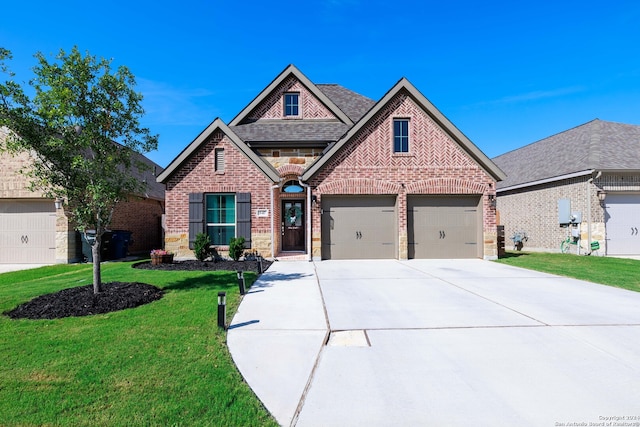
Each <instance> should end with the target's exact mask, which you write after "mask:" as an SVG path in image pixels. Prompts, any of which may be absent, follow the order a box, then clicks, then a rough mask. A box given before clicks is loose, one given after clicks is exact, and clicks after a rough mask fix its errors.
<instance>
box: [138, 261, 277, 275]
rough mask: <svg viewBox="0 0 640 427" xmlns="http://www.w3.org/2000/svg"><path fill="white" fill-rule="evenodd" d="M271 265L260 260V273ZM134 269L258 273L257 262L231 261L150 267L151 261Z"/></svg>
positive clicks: (176, 262) (184, 262)
mask: <svg viewBox="0 0 640 427" xmlns="http://www.w3.org/2000/svg"><path fill="white" fill-rule="evenodd" d="M271 264H272V261H267V260H266V259H263V260H262V271H266V270H267V268H269V266H270V265H271ZM133 267H134V268H142V269H145V270H169V271H198V270H205V271H216V270H227V271H238V270H241V271H253V272H255V273H259V271H258V269H259V266H258V261H233V260H219V261H196V260H186V261H174V262H172V263H170V264H158V265H152V264H151V261H146V262H140V263H138V264H134V265H133Z"/></svg>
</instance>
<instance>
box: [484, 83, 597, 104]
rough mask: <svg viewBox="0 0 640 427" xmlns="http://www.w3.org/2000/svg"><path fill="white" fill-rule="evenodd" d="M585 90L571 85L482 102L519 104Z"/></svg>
mask: <svg viewBox="0 0 640 427" xmlns="http://www.w3.org/2000/svg"><path fill="white" fill-rule="evenodd" d="M584 90H585V88H584V87H581V86H571V87H565V88H560V89H553V90H537V91H533V92H526V93H522V94H518V95H511V96H505V97H502V98H500V99H496V100H493V101H487V102H483V103H482V104H494V105H495V104H518V103H522V102H529V101H537V100H540V99H548V98H557V97H561V96H565V95H570V94H573V93H578V92H582V91H584Z"/></svg>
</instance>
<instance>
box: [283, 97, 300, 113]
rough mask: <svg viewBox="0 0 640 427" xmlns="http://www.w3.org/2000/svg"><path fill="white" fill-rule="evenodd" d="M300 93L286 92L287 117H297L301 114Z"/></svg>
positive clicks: (285, 111)
mask: <svg viewBox="0 0 640 427" xmlns="http://www.w3.org/2000/svg"><path fill="white" fill-rule="evenodd" d="M299 101H300V94H299V93H285V94H284V115H285V117H297V116H299V115H300V104H299Z"/></svg>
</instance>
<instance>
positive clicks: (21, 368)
mask: <svg viewBox="0 0 640 427" xmlns="http://www.w3.org/2000/svg"><path fill="white" fill-rule="evenodd" d="M245 276H246V277H247V283H252V282H253V281H254V280H255V277H256V276H255V274H253V273H247V274H246V275H245ZM103 281H104V282H110V281H126V282H142V283H148V284H152V285H156V286H158V287H160V288H162V289H164V291H165V294H164V296H163V298H162V299H160V300H158V301H155V302H153V303H150V304H147V305H144V306H140V307H137V308H134V309H128V310H124V311H119V312H113V313H108V314H102V315H95V316H87V317H69V318H64V319H57V320H11V319H10V318H8V317H7V316H5V315H1V316H0V337H2V338H1V339H0V360H1V361H2V363H1V364H0V424H1V425H3V426H17V425H20V426H35V425H47V426H68V425H87V426H88V425H91V426H95V425H98V426H100V425H102V426H104V425H109V426H115V425H117V426H120V425H145V426H147V425H153V426H198V425H200V426H212V425H213V426H259V425H260V426H261V425H274V426H275V425H277V423H276V422H275V421H274V420H273V418H272V417H271V416H270V415H269V413H268V412H267V411H266V410H265V409H264V408H263V406H262V405H261V403H260V402H259V401H258V399H257V398H256V397H255V395H254V394H253V392H252V391H251V389H250V388H249V387H248V386H247V384H246V383H244V381H243V380H242V377H241V376H240V374H239V373H238V371H237V370H236V367H235V365H234V364H233V361H232V360H231V356H230V355H229V352H228V350H227V347H226V344H225V333H224V332H222V331H221V330H219V329H218V328H217V326H216V325H217V294H218V291H220V290H225V291H227V321H228V322H229V321H230V320H231V317H232V316H233V313H235V310H236V309H237V307H238V304H239V294H238V286H237V279H236V273H235V271H233V272H219V271H212V272H201V271H187V272H185V271H150V270H139V269H134V268H131V263H109V264H104V265H103ZM89 283H91V265H86V264H84V265H58V266H52V267H44V268H39V269H35V270H26V271H20V272H14V273H5V274H0V312H4V311H7V310H11V309H13V308H15V307H16V306H17V305H19V304H21V303H23V302H25V301H28V300H30V299H31V298H33V297H36V296H38V295H42V294H46V293H51V292H56V291H59V290H61V289H64V288H69V287H75V286H82V285H87V284H89Z"/></svg>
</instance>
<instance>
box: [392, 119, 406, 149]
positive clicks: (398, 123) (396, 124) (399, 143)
mask: <svg viewBox="0 0 640 427" xmlns="http://www.w3.org/2000/svg"><path fill="white" fill-rule="evenodd" d="M393 152H394V153H408V152H409V119H393Z"/></svg>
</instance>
